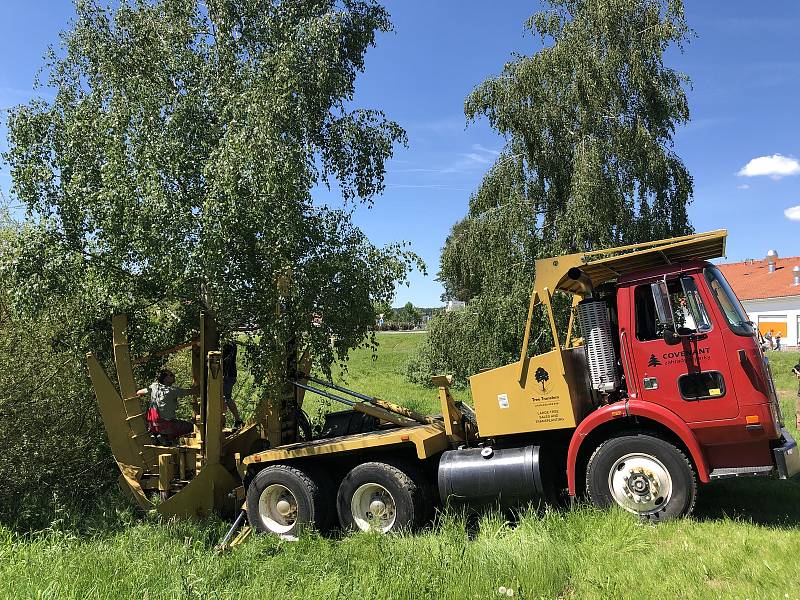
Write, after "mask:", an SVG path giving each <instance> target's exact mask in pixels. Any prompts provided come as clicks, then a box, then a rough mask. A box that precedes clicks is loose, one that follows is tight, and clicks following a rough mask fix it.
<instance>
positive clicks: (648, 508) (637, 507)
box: [608, 452, 673, 515]
mask: <svg viewBox="0 0 800 600" xmlns="http://www.w3.org/2000/svg"><path fill="white" fill-rule="evenodd" d="M608 488H609V490H610V491H611V496H612V497H613V498H614V501H615V502H616V503H617V504H619V505H620V506H621V507H622V508H624V509H625V510H627V511H628V512H632V513H634V514H637V515H648V514H652V513H656V512H659V511H661V510H663V508H664V506H665V505H666V504H667V502H669V500H670V498H671V497H672V489H673V485H672V476H671V475H670V473H669V471H668V470H667V468H666V467H665V466H664V463H662V462H661V461H660V460H658V459H657V458H656V457H654V456H651V455H650V454H644V453H640V452H635V453H631V454H626V455H625V456H621V457H620V458H618V459H617V460H616V461H615V462H614V464H613V465H612V467H611V470H610V472H609V474H608Z"/></svg>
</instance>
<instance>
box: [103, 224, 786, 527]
mask: <svg viewBox="0 0 800 600" xmlns="http://www.w3.org/2000/svg"><path fill="white" fill-rule="evenodd" d="M725 240H726V232H725V231H724V230H721V231H713V232H709V233H702V234H696V235H689V236H684V237H676V238H672V239H668V240H660V241H654V242H648V243H643V244H637V245H631V246H623V247H617V248H609V249H606V250H600V251H591V252H582V253H577V254H570V255H566V256H558V257H553V258H546V259H542V260H538V261H537V263H536V281H535V285H534V288H535V289H534V290H533V291H532V294H531V300H530V308H529V311H528V318H527V323H526V325H525V333H524V340H523V343H522V348H521V349H520V357H519V360H518V361H516V362H514V363H512V364H509V365H506V366H503V367H500V368H496V369H490V370H485V371H482V372H480V373H477V374H475V375H473V376H472V377H471V378H470V386H471V390H472V398H473V401H474V407H469V406H467V405H466V404H462V403H459V402H457V401H455V400H454V399H453V397H452V395H451V394H450V389H449V385H450V383H451V381H450V379H449V378H448V377H445V376H439V377H435V378H434V385H435V386H436V387H438V394H439V400H440V403H441V413H442V414H441V415H435V416H426V415H420V414H417V413H415V412H413V411H410V410H408V409H405V408H403V407H401V406H397V405H394V404H391V403H388V402H386V401H384V400H381V399H378V398H373V397H370V396H367V395H363V394H359V393H357V392H354V391H352V390H348V389H347V388H344V387H341V386H337V385H334V384H332V383H330V382H327V381H324V380H322V379H318V378H314V377H311V376H310V375H309V374H308V371H307V370H306V371H303V369H302V368H300V367H298V366H297V365H301V364H302V363H303V362H304V361H303V360H301V359H300V357H298V356H293V357H290V360H288V361H287V364H288V365H289V367H290V368H289V375H288V377H287V381H286V385H285V386H284V387H283V388H282V389H281V390H279V391H278V392H277V393H275V394H274V395H273V397H274V400H272V401H271V403H270V404H269V405H268V406H266V407H265V408H264V409H263V410H261V411H257V415H256V417H255V419H254V420H253V422H252V423H251V424H249V425H248V426H246V427H245V428H243V429H241V430H239V431H235V432H232V431H228V430H223V429H222V426H221V418H220V415H221V411H222V398H221V394H222V381H221V377H222V375H221V368H220V353H219V352H218V350H217V347H216V341H215V339H214V334H213V331H212V330H213V326H212V325H211V324H210V322H208V320H207V319H204V320H203V322H202V323H201V331H200V335H199V340H198V342H197V343H196V344H195V347H194V357H195V361H194V375H195V380H196V381H197V382H198V383H199V384H200V388H201V394H200V398H199V402H198V410H197V416H196V423H197V425H196V428H195V431H194V433H193V434H191V435H189V436H186V437H185V438H183V439H182V440H181V442H180V443H179V444H178V445H176V446H172V447H161V446H158V445H156V444H155V443H154V440H153V439H152V438H150V437H149V435H148V434H147V432H146V430H145V429H144V420H143V417H142V407H141V405H140V404H139V400H138V399H137V398H136V397H135V394H134V392H135V388H136V385H135V384H134V382H133V376H132V371H131V366H130V365H131V359H130V356H129V352H128V345H127V342H126V339H125V335H124V326H125V321H124V319H123V318H122V317H118V318H116V319H115V320H114V351H115V356H114V358H115V362H116V366H117V379H118V381H119V383H120V389H119V391H118V390H117V389H116V388H114V386H113V385H112V384H111V382H110V380H109V378H108V377H107V376H106V374H105V373H103V370H102V369H101V367H100V365H99V364H98V362H97V361H96V359H95V358H94V357H92V356H91V355H90V356H89V368H90V372H91V376H92V380H93V382H94V386H95V390H96V393H97V399H98V402H99V403H100V407H101V412H102V415H103V419H104V421H105V425H106V428H107V429H108V434H109V439H110V441H111V445H112V448H113V451H114V455H115V458H116V460H117V463H118V464H119V466H120V470H121V472H122V475H121V477H120V479H121V482H122V484H123V485H124V486H125V487H126V488H127V489H129V490H131V492H132V494H133V496H134V497H135V498H136V499H137V501H138V503H139V504H140V505H141V506H143V507H150V506H153V504H152V498H153V497H154V496H158V495H160V496H161V497H162V501H161V502H160V503H158V504H156V505H155V506H156V510H158V511H159V512H161V513H163V514H165V515H205V514H208V513H209V512H210V511H211V510H218V511H221V510H224V509H225V508H226V507H232V508H233V507H235V503H236V502H237V501H238V502H241V499H242V498H244V497H246V514H247V518H248V520H249V522H250V524H251V525H252V526H253V527H255V528H256V529H258V530H261V531H267V532H272V533H275V534H290V535H291V534H295V533H296V532H297V531H298V530H299V529H300V528H302V527H304V526H311V525H313V526H315V527H317V528H319V529H325V528H327V527H329V526H331V525H333V524H334V523H335V522H336V521H338V523H339V524H340V525H341V526H342V527H344V528H352V529H361V530H367V529H377V530H379V531H382V532H388V531H393V530H396V529H399V528H403V529H408V528H412V529H413V528H415V527H417V526H419V525H421V524H423V523H424V522H425V521H426V520H427V519H428V518H429V517H430V515H431V514H432V511H433V509H434V508H435V507H436V506H437V505H444V504H448V503H459V504H465V505H470V506H473V505H484V504H489V505H499V506H501V507H513V506H518V505H520V504H525V503H529V502H539V501H542V500H549V499H555V498H557V497H558V496H559V495H560V494H562V492H563V491H567V492H568V494H569V495H570V496H572V497H575V496H584V497H586V498H588V500H590V501H591V502H592V503H594V504H596V505H598V506H601V507H607V506H611V505H614V504H616V505H619V506H620V507H622V508H623V509H624V510H626V511H629V512H631V513H633V514H635V515H638V516H639V517H641V518H644V519H648V520H652V521H661V520H665V519H669V518H674V517H678V516H680V515H686V514H688V513H690V512H691V511H692V508H693V506H694V502H695V497H696V492H697V487H698V482H700V483H707V482H710V481H712V480H715V479H721V478H726V477H744V476H759V475H770V474H775V475H777V476H778V477H780V478H782V479H786V478H789V477H791V476H793V475H795V474H796V473H797V472H798V471H800V454H799V453H798V449H797V446H796V444H795V441H794V440H793V439H792V437H791V436H790V435H789V433H788V432H787V431H786V429H784V428H783V424H782V417H781V412H780V407H779V404H778V398H777V396H776V393H775V387H774V384H773V381H772V376H771V372H770V368H769V364H768V362H767V360H766V358H765V356H764V355H763V353H762V350H761V347H760V345H759V344H758V340H757V338H756V330H755V328H754V327H753V325H752V324H751V323H750V322H749V321H748V318H747V315H746V313H745V312H744V310H743V309H742V306H741V304H740V303H739V300H738V299H737V298H736V295H735V294H734V292H733V290H732V289H731V287H730V286H729V285H728V283H727V282H726V280H725V278H724V277H723V275H722V273H721V272H720V271H719V269H717V268H716V267H715V266H714V265H713V264H711V263H710V262H708V261H710V260H711V259H714V258H717V257H721V256H723V255H724V254H725ZM556 293H563V294H568V295H570V296H571V297H572V312H571V317H570V321H569V325H568V327H567V329H566V331H564V332H559V330H558V328H557V326H556V318H555V316H554V311H553V306H552V298H553V294H556ZM537 310H538V311H543V312H544V314H545V315H546V320H545V321H546V323H547V324H548V330H547V331H545V335H546V336H547V338H548V339H549V340H550V342H551V344H550V345H551V350H550V351H549V352H545V353H543V354H540V355H538V356H529V353H528V346H529V341H530V339H531V323H532V321H533V318H534V313H535V311H537ZM306 362H307V361H306ZM307 392H312V393H316V394H320V395H322V396H325V397H327V398H330V399H332V400H335V401H338V402H342V403H344V404H347V405H349V406H348V409H347V410H344V411H341V412H337V413H332V414H330V415H329V416H328V417H327V420H326V423H325V426H324V427H323V429H322V432H321V433H319V434H318V435H316V436H311V435H309V434H308V432H306V433H305V435H304V436H302V439H301V430H302V428H300V427H298V417H297V415H298V412H297V411H298V410H299V409H300V407H301V405H302V400H303V394H304V393H307Z"/></svg>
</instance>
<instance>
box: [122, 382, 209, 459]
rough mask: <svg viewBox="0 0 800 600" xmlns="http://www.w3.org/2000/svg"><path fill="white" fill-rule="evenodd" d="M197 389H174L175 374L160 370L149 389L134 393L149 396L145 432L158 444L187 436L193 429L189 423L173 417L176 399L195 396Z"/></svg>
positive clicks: (176, 403)
mask: <svg viewBox="0 0 800 600" xmlns="http://www.w3.org/2000/svg"><path fill="white" fill-rule="evenodd" d="M197 392H198V387H197V386H194V387H191V388H179V387H175V373H173V372H172V371H171V370H169V369H162V370H161V372H160V373H159V374H158V378H157V379H156V380H155V381H154V382H153V383H151V384H150V386H149V387H146V388H142V389H140V390H138V391H137V392H136V395H137V396H140V397H141V396H146V395H148V394H149V395H150V401H149V404H148V406H147V413H146V414H145V419H146V420H147V431H149V432H150V434H151V435H152V436H153V437H155V438H156V442H158V443H167V444H170V443H172V442H174V441H175V440H176V439H177V438H179V437H180V436H182V435H188V434H189V433H191V432H192V430H193V429H194V426H193V425H192V424H191V423H190V422H189V421H184V420H183V419H178V418H176V417H175V410H176V409H177V407H178V398H181V397H182V396H189V395H192V394H197Z"/></svg>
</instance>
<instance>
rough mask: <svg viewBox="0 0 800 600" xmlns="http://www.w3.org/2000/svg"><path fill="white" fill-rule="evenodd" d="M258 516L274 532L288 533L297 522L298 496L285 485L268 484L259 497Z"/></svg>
mask: <svg viewBox="0 0 800 600" xmlns="http://www.w3.org/2000/svg"><path fill="white" fill-rule="evenodd" d="M258 516H259V518H260V519H261V522H262V523H263V524H264V527H266V528H267V529H268V530H269V531H271V532H273V533H279V534H281V533H288V532H289V531H291V530H292V528H293V527H294V526H295V524H296V523H297V498H295V497H294V494H293V493H292V492H291V490H289V488H287V487H286V486H285V485H281V484H279V483H273V484H271V485H268V486H267V487H266V488H265V489H264V491H263V492H261V496H260V497H259V499H258Z"/></svg>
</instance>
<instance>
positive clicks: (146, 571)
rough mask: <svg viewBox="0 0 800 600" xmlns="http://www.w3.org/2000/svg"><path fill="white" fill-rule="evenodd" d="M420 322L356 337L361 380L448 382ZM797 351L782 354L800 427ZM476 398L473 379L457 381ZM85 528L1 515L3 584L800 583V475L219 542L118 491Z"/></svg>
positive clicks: (149, 591)
mask: <svg viewBox="0 0 800 600" xmlns="http://www.w3.org/2000/svg"><path fill="white" fill-rule="evenodd" d="M420 340H421V337H420V334H387V335H382V336H381V337H380V342H381V349H380V351H379V353H378V357H377V359H376V360H373V358H372V356H371V353H369V352H366V351H365V352H356V353H355V354H354V355H353V357H352V359H351V361H350V367H349V373H348V375H347V379H346V381H347V384H348V385H349V386H351V387H353V388H355V389H358V390H362V391H365V392H368V393H371V394H375V395H379V396H382V397H385V398H387V399H390V400H394V401H399V402H403V403H405V404H408V405H411V406H414V407H415V408H418V409H428V410H433V409H435V407H436V393H435V390H432V389H425V388H417V387H414V386H412V385H410V384H409V383H407V382H406V381H405V378H404V371H405V361H406V359H407V357H408V355H409V354H410V353H411V352H412V351H413V349H414V347H415V345H416V344H417V343H418V342H419V341H420ZM797 359H798V355H797V354H796V353H781V354H776V355H774V356H773V357H772V361H773V368H774V370H775V375H776V380H777V381H778V385H779V387H780V388H781V390H782V391H781V395H782V398H783V407H784V414H785V415H786V416H787V419H786V420H787V422H790V423H791V427H792V429H794V398H795V393H796V382H795V381H794V379H793V378H792V377H791V375H790V374H789V370H790V368H791V365H793V364H794V363H795V362H797ZM456 395H457V396H459V397H463V398H466V397H467V393H466V392H459V390H456ZM104 503H105V504H104V506H105V508H104V516H100V517H98V523H97V526H96V528H95V529H94V530H93V531H90V532H88V533H86V532H84V533H82V534H80V535H78V534H74V533H71V532H70V531H69V529H66V530H64V528H62V527H59V526H57V525H56V526H54V527H53V528H51V530H50V531H45V532H42V533H40V534H36V535H31V536H27V537H24V538H22V537H18V536H16V535H15V534H13V533H12V532H11V531H9V530H7V529H3V528H2V527H0V597H4V598H128V597H137V598H143V599H144V598H147V599H155V598H195V597H198V598H199V597H203V598H236V599H241V598H252V597H261V598H280V599H284V598H287V599H288V598H321V599H322V598H325V599H333V598H358V599H369V598H375V599H383V598H409V599H410V598H415V599H416V598H436V599H451V598H452V599H464V598H475V599H486V598H501V597H503V596H501V595H500V594H499V591H498V590H499V589H500V588H501V587H503V588H506V589H508V588H510V589H511V590H513V594H514V596H513V597H515V598H550V599H561V598H563V599H567V598H570V599H571V598H574V599H583V598H637V599H638V598H643V597H646V598H651V597H652V598H675V597H677V598H718V597H724V598H751V599H757V598H759V599H760V598H792V599H796V598H800V581H798V579H800V482H797V481H791V482H780V481H774V480H743V481H727V482H719V483H715V484H711V485H708V486H705V487H703V488H701V491H700V497H699V501H698V505H697V510H696V512H695V515H694V516H693V517H692V518H690V519H683V520H680V521H677V522H672V523H667V524H664V525H659V526H650V525H644V524H640V523H637V522H636V521H635V520H634V519H632V518H630V517H629V515H627V514H623V513H622V512H620V511H608V512H603V511H597V510H593V509H591V508H587V507H580V506H579V507H575V508H573V509H571V510H564V511H558V510H548V511H545V512H543V513H537V512H535V511H530V512H528V513H526V514H523V515H522V517H521V519H520V520H519V522H518V523H516V524H513V525H512V524H510V523H507V522H505V521H504V520H502V519H501V518H499V517H498V516H496V515H488V516H486V517H484V518H482V520H481V521H480V523H479V524H478V526H477V527H469V528H468V527H467V526H466V524H465V521H464V519H463V518H462V517H461V516H460V515H455V514H445V515H443V516H440V517H439V518H438V519H437V521H436V523H435V524H434V525H433V526H432V527H430V528H429V529H428V530H427V531H424V532H421V533H418V534H416V535H402V536H386V537H383V536H379V535H373V534H358V535H348V536H340V535H334V536H333V537H329V538H324V537H320V536H318V535H315V534H309V535H305V536H303V537H301V539H300V541H299V542H296V543H289V542H283V541H280V540H277V539H274V538H272V537H267V536H257V537H255V538H253V539H251V540H250V541H248V542H247V543H246V544H245V545H243V546H242V547H240V548H238V549H237V550H236V551H234V552H232V553H229V554H225V555H217V554H215V553H214V551H213V546H214V544H215V543H216V542H217V541H218V540H219V538H220V537H221V535H222V534H223V532H224V530H225V528H226V526H227V524H226V523H223V522H220V521H212V522H206V523H166V524H163V523H157V522H155V521H152V520H148V519H144V520H142V519H138V518H135V517H134V516H133V515H132V513H131V512H130V510H129V509H128V508H127V507H125V506H123V505H122V504H121V503H119V502H118V501H115V500H113V499H112V500H111V501H104Z"/></svg>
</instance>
